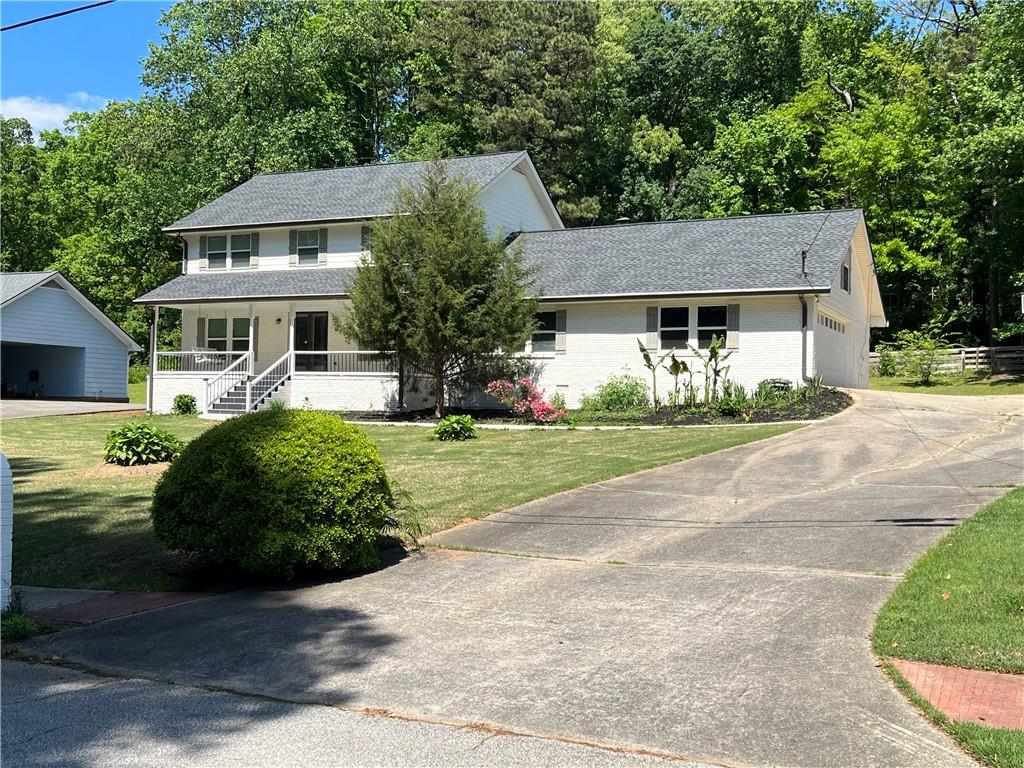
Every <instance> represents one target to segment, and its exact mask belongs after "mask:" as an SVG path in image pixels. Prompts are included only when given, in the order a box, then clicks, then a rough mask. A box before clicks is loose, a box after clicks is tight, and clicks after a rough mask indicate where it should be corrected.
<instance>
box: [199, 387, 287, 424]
mask: <svg viewBox="0 0 1024 768" xmlns="http://www.w3.org/2000/svg"><path fill="white" fill-rule="evenodd" d="M246 383H247V382H245V381H242V382H239V383H238V384H236V385H235V386H233V387H232V388H231V389H229V390H228V391H227V392H225V393H224V394H223V395H221V396H220V398H219V399H218V400H217V401H216V402H215V403H213V405H211V406H210V412H209V415H210V416H211V417H215V418H219V417H223V418H229V417H231V416H237V415H238V414H240V413H245V386H246ZM287 386H288V378H285V379H283V380H282V381H279V382H278V383H277V384H276V385H275V386H274V387H273V389H271V390H270V393H269V394H268V395H267V397H266V399H265V400H264V401H263V402H262V403H260V405H259V408H258V409H257V410H261V411H262V410H263V409H265V408H269V407H270V402H271V401H272V400H274V399H277V396H278V395H284V394H285V393H286V392H287ZM283 399H284V401H285V402H287V400H288V398H287V397H284V398H283Z"/></svg>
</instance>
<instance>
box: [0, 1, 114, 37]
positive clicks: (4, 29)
mask: <svg viewBox="0 0 1024 768" xmlns="http://www.w3.org/2000/svg"><path fill="white" fill-rule="evenodd" d="M113 2H115V0H100V2H98V3H92V4H90V5H82V6H79V7H78V8H69V9H68V10H66V11H58V12H57V13H51V14H48V15H46V16H40V17H39V18H37V19H28V20H27V21H19V22H18V23H17V24H9V25H8V26H6V27H0V32H7V31H8V30H11V29H17V28H18V27H27V26H28V25H29V24H37V23H39V22H40V21H49V20H50V19H56V18H59V17H61V16H67V15H68V14H69V13H78V12H79V11H87V10H89V9H90V8H98V7H99V6H101V5H110V3H113Z"/></svg>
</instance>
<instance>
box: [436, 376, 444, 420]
mask: <svg viewBox="0 0 1024 768" xmlns="http://www.w3.org/2000/svg"><path fill="white" fill-rule="evenodd" d="M434 416H435V417H437V418H439V419H443V418H444V370H443V369H442V368H435V369H434Z"/></svg>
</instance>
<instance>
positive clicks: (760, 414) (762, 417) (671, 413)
mask: <svg viewBox="0 0 1024 768" xmlns="http://www.w3.org/2000/svg"><path fill="white" fill-rule="evenodd" d="M852 402H853V398H851V397H850V396H849V395H848V394H846V393H845V392H840V391H839V390H837V389H822V391H821V393H820V394H818V395H817V396H815V397H812V398H808V399H800V400H797V401H796V402H793V403H789V404H787V405H784V406H775V407H772V408H763V409H760V410H755V411H753V412H751V413H750V418H749V419H745V418H744V417H742V416H721V415H719V414H718V413H715V412H710V413H708V412H704V411H698V412H688V411H684V410H682V409H670V408H662V409H661V410H660V411H657V412H651V413H643V414H639V413H638V414H620V413H606V412H605V413H593V414H582V413H580V412H579V411H577V412H575V413H574V417H575V418H574V419H573V421H572V423H573V424H575V425H576V426H584V425H599V426H600V425H608V426H620V425H625V426H629V425H636V426H664V425H687V424H726V425H728V424H770V423H773V422H778V421H804V420H811V419H823V418H825V417H826V416H831V415H833V414H835V413H839V412H840V411H842V410H845V409H846V408H847V407H849V405H850V404H851V403H852ZM448 413H449V414H469V415H470V416H472V417H473V420H474V421H476V422H477V423H480V424H521V423H522V422H521V421H517V420H516V419H513V418H511V417H510V416H509V412H508V411H507V410H504V409H500V408H449V409H448ZM342 415H343V416H344V417H345V418H346V419H347V420H349V421H378V422H396V423H412V422H423V421H430V422H432V421H435V420H436V419H435V417H434V410H433V409H432V408H424V409H422V410H418V411H402V412H397V413H382V412H380V411H355V412H352V411H349V412H346V413H344V414H342Z"/></svg>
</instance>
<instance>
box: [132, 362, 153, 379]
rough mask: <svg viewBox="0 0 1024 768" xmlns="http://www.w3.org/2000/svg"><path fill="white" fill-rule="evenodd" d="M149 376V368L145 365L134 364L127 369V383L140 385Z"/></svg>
mask: <svg viewBox="0 0 1024 768" xmlns="http://www.w3.org/2000/svg"><path fill="white" fill-rule="evenodd" d="M148 375H149V366H148V365H146V364H145V363H135V365H131V366H129V367H128V383H129V384H141V383H142V382H144V381H145V380H146V376H148Z"/></svg>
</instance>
